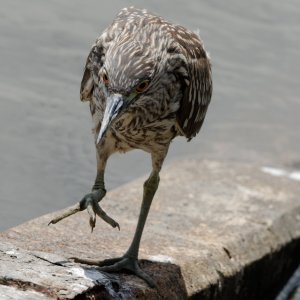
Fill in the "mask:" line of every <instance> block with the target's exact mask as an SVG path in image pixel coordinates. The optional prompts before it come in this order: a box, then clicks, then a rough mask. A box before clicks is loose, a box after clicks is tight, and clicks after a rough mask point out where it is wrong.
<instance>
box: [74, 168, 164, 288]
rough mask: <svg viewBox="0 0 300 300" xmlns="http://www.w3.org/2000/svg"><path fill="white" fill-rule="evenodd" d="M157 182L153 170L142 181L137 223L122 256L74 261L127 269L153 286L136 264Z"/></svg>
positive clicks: (156, 174) (110, 270)
mask: <svg viewBox="0 0 300 300" xmlns="http://www.w3.org/2000/svg"><path fill="white" fill-rule="evenodd" d="M158 184H159V172H158V171H155V170H153V171H152V173H151V175H150V177H149V178H148V179H147V180H146V181H145V183H144V194H143V201H142V205H141V211H140V215H139V219H138V224H137V227H136V230H135V234H134V237H133V240H132V243H131V245H130V247H129V248H128V250H127V252H126V253H125V254H124V256H123V257H119V258H112V259H107V260H104V261H100V262H99V261H95V260H86V259H76V260H75V261H76V262H80V263H85V264H89V265H98V266H100V270H101V271H105V272H117V271H120V270H123V269H125V270H129V271H131V272H133V273H134V274H136V275H137V276H139V277H140V278H142V279H143V280H145V281H146V282H147V283H148V284H149V286H150V287H154V286H155V284H154V282H153V280H152V278H151V277H150V276H149V275H148V274H147V273H145V272H144V271H143V270H142V269H141V268H140V266H139V265H138V252H139V246H140V241H141V237H142V233H143V229H144V226H145V223H146V219H147V216H148V212H149V209H150V206H151V203H152V199H153V197H154V194H155V192H156V190H157V188H158Z"/></svg>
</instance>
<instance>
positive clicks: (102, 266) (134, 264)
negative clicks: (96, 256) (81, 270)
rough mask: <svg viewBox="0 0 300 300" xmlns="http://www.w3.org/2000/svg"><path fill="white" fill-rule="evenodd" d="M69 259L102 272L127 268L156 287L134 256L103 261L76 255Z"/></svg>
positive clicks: (152, 286)
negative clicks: (96, 267)
mask: <svg viewBox="0 0 300 300" xmlns="http://www.w3.org/2000/svg"><path fill="white" fill-rule="evenodd" d="M70 259H72V260H73V261H74V262H76V263H81V264H86V265H94V266H98V267H99V268H98V269H99V270H100V271H102V272H118V271H121V270H128V271H131V272H132V273H133V274H135V275H136V276H138V277H140V278H141V279H143V280H144V281H145V282H146V283H147V284H148V285H149V286H150V287H151V288H155V287H156V284H155V282H154V281H153V279H152V278H151V277H150V276H149V275H148V274H147V273H146V272H144V271H143V270H142V269H141V268H140V266H139V264H138V260H137V259H136V258H132V257H127V256H123V257H117V258H109V259H105V260H103V261H97V260H92V259H81V258H77V257H71V258H70Z"/></svg>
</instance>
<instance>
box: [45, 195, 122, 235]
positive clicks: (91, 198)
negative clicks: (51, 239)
mask: <svg viewBox="0 0 300 300" xmlns="http://www.w3.org/2000/svg"><path fill="white" fill-rule="evenodd" d="M96 195H97V193H95V192H92V193H91V194H88V195H86V196H84V197H83V199H82V200H81V201H80V202H79V203H78V204H76V205H73V206H71V207H69V208H67V209H66V210H65V211H64V212H63V213H62V214H61V215H59V216H57V217H56V218H54V219H53V220H51V221H50V222H49V223H48V226H49V225H50V224H56V223H57V222H59V221H61V220H63V219H65V218H67V217H69V216H71V215H74V214H76V213H77V212H79V211H82V210H85V209H86V210H87V211H88V213H89V215H90V220H89V224H90V227H91V231H92V232H93V229H94V228H95V226H96V215H98V216H99V217H100V218H101V219H102V220H104V221H105V222H106V223H108V224H110V225H111V226H112V227H113V228H116V227H117V228H118V229H119V230H120V225H119V224H118V223H117V222H116V221H115V220H114V219H112V218H111V217H110V216H108V215H107V214H106V213H105V211H104V210H103V209H102V208H101V207H100V205H99V204H98V201H100V200H101V199H102V198H103V196H104V195H101V194H100V196H99V195H98V197H97V196H96Z"/></svg>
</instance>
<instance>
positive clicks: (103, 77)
mask: <svg viewBox="0 0 300 300" xmlns="http://www.w3.org/2000/svg"><path fill="white" fill-rule="evenodd" d="M102 80H103V83H104V84H105V85H108V83H109V79H108V76H107V74H106V73H103V75H102Z"/></svg>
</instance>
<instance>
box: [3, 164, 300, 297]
mask: <svg viewBox="0 0 300 300" xmlns="http://www.w3.org/2000/svg"><path fill="white" fill-rule="evenodd" d="M272 174H273V175H272ZM287 174H289V173H288V172H282V173H280V174H276V172H273V173H272V172H271V171H270V169H266V168H264V169H262V168H261V167H259V166H248V165H242V164H236V163H221V162H215V161H198V160H187V161H182V162H178V163H175V164H173V165H172V166H170V167H167V168H165V169H164V171H163V172H162V174H161V185H160V187H159V191H158V193H157V196H156V198H155V200H154V202H153V205H152V207H151V211H150V215H149V218H148V221H147V224H146V229H145V232H144V235H143V241H142V245H141V249H140V258H141V259H144V260H143V261H142V262H141V264H142V267H143V268H144V269H145V270H146V271H147V272H148V273H149V274H150V275H151V276H152V277H153V279H154V280H155V281H156V282H157V285H158V289H150V288H148V287H147V286H146V285H145V284H144V282H143V281H141V280H140V279H139V278H136V277H135V276H133V275H130V274H125V273H122V274H107V273H100V272H99V271H97V269H96V268H91V267H86V266H83V265H79V264H75V263H72V262H69V261H68V260H67V258H68V257H72V256H79V257H89V258H94V259H106V258H109V257H113V256H120V255H122V254H123V252H124V251H125V250H126V249H127V247H128V245H129V243H130V241H131V239H132V236H133V232H134V229H135V225H136V222H137V216H138V213H139V207H140V203H141V197H142V184H143V181H144V179H145V178H141V179H139V180H136V181H134V182H132V183H130V184H128V185H125V186H123V187H121V188H119V189H116V190H114V191H112V192H110V193H108V195H107V197H106V199H105V200H104V201H103V204H102V207H103V208H104V209H105V210H106V211H107V212H108V213H109V214H110V215H111V216H112V217H114V218H115V219H116V220H117V221H118V222H119V223H120V225H121V231H120V232H118V231H117V230H113V229H111V228H110V227H108V225H107V224H104V223H103V222H101V221H100V220H99V221H98V224H97V226H96V228H95V230H94V233H93V234H90V230H89V227H88V218H87V215H86V212H82V213H80V214H78V215H75V216H73V217H70V218H69V219H66V220H64V221H62V222H61V223H59V224H57V225H53V226H49V227H48V226H47V223H48V222H49V221H50V220H51V218H52V217H53V215H54V214H51V215H46V216H43V217H40V218H38V219H35V220H32V221H30V222H28V223H26V224H23V225H20V226H18V227H15V228H12V229H10V230H8V231H6V232H2V233H0V241H1V243H0V245H1V246H0V260H1V269H0V296H1V299H2V298H3V299H11V298H9V296H10V295H11V294H12V293H16V294H15V295H17V296H16V297H13V299H53V298H59V299H90V298H89V297H92V296H93V297H95V298H96V299H137V298H138V299H159V298H162V299H186V298H191V299H198V298H201V299H245V300H246V299H274V297H275V296H276V295H277V294H278V292H279V290H280V289H281V287H282V286H283V285H284V284H285V283H286V281H287V279H288V278H289V276H290V275H291V274H292V273H293V271H294V270H295V269H296V267H297V266H298V264H299V263H300V186H299V181H297V180H298V177H297V176H294V177H293V176H287ZM274 175H278V176H274ZM70 204H72V203H70ZM20 295H21V296H20ZM28 295H29V296H28ZM39 296H40V297H39ZM5 297H6V298H5ZM26 297H27V298H26ZM34 297H36V298H34ZM38 297H39V298H38ZM42 297H43V298H42Z"/></svg>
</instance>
